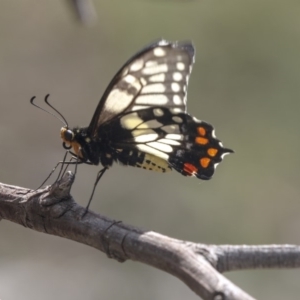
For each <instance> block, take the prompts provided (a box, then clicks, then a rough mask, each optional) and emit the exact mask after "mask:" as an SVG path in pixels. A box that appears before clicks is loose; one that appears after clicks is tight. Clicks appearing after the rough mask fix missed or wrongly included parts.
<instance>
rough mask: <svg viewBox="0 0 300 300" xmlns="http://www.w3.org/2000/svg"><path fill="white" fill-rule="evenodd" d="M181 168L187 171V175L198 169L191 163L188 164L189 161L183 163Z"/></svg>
mask: <svg viewBox="0 0 300 300" xmlns="http://www.w3.org/2000/svg"><path fill="white" fill-rule="evenodd" d="M183 170H184V171H185V172H186V173H188V175H194V174H195V173H197V171H198V169H197V168H196V167H195V166H194V165H192V164H189V163H185V164H184V165H183Z"/></svg>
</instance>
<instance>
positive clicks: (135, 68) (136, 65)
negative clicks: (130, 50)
mask: <svg viewBox="0 0 300 300" xmlns="http://www.w3.org/2000/svg"><path fill="white" fill-rule="evenodd" d="M143 66H144V60H143V59H139V60H136V61H135V62H134V63H133V64H132V65H131V66H130V71H132V72H136V71H139V70H141V69H142V68H143Z"/></svg>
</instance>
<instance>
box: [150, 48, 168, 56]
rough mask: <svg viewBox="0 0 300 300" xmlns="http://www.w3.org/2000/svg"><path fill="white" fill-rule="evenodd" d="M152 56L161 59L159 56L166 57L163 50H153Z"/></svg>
mask: <svg viewBox="0 0 300 300" xmlns="http://www.w3.org/2000/svg"><path fill="white" fill-rule="evenodd" d="M153 54H154V55H155V56H156V57H161V56H165V55H166V51H165V50H164V49H163V48H155V49H154V50H153Z"/></svg>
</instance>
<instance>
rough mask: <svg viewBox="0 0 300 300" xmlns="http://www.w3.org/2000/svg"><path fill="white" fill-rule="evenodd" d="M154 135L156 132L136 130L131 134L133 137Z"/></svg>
mask: <svg viewBox="0 0 300 300" xmlns="http://www.w3.org/2000/svg"><path fill="white" fill-rule="evenodd" d="M152 133H155V131H154V130H152V129H149V128H148V129H135V130H133V131H132V132H131V134H132V135H133V136H140V135H147V134H152Z"/></svg>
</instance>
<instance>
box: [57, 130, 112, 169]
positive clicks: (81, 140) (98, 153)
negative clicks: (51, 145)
mask: <svg viewBox="0 0 300 300" xmlns="http://www.w3.org/2000/svg"><path fill="white" fill-rule="evenodd" d="M60 135H61V138H62V140H63V145H64V148H66V149H72V150H73V152H74V153H73V154H74V155H75V156H77V157H78V158H79V159H80V160H81V161H83V162H85V163H90V164H93V165H98V164H99V163H100V162H101V163H102V164H103V165H104V166H111V165H112V162H113V160H114V158H113V157H112V155H111V153H112V151H111V149H110V147H109V142H108V141H107V140H105V137H102V138H101V137H99V136H98V137H96V138H95V137H92V136H90V134H89V132H88V128H87V127H86V128H80V127H75V128H74V129H72V130H71V129H69V128H67V127H66V126H65V127H62V128H61V131H60Z"/></svg>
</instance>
